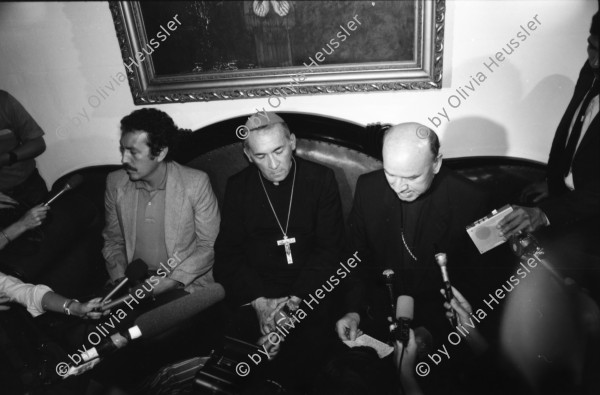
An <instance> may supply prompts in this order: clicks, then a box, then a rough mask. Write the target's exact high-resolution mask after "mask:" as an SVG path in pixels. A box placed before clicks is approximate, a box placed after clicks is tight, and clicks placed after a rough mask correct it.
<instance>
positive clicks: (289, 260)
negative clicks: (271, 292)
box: [258, 156, 298, 265]
mask: <svg viewBox="0 0 600 395" xmlns="http://www.w3.org/2000/svg"><path fill="white" fill-rule="evenodd" d="M292 162H294V178H293V179H292V193H291V194H290V205H289V207H288V213H287V221H286V223H285V230H284V229H283V226H281V222H279V218H277V213H276V212H275V208H274V207H273V203H271V198H269V193H268V192H267V188H266V187H265V183H264V182H263V176H262V174H261V172H260V170H259V171H258V179H259V180H260V184H261V185H262V187H263V190H264V191H265V195H267V201H268V202H269V206H271V211H273V215H274V216H275V220H276V221H277V225H279V229H281V233H283V239H281V240H277V245H278V246H281V245H283V246H284V247H285V256H286V258H287V263H288V265H289V264H292V263H294V260H293V259H292V249H291V248H290V244H293V243H295V242H296V238H295V237H288V236H287V231H288V227H289V225H290V214H291V213H292V201H293V200H294V186H295V184H296V169H297V168H298V166H297V165H296V160H295V159H294V157H293V156H292Z"/></svg>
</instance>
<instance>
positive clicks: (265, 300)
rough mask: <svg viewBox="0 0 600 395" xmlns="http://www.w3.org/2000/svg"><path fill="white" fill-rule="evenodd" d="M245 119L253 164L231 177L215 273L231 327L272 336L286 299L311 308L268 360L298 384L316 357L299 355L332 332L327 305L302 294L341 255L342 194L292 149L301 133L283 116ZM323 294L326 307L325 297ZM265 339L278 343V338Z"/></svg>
mask: <svg viewBox="0 0 600 395" xmlns="http://www.w3.org/2000/svg"><path fill="white" fill-rule="evenodd" d="M246 127H247V128H248V135H247V138H246V139H245V140H244V153H245V155H246V156H247V158H248V160H249V161H250V165H249V166H248V167H247V168H245V169H244V170H242V171H241V172H239V173H237V174H235V175H233V176H232V177H231V178H230V179H229V180H228V182H227V188H226V192H225V199H224V203H223V210H222V222H221V229H220V232H219V236H218V238H217V241H216V244H215V266H214V274H215V279H216V281H218V282H219V283H221V284H223V286H224V287H225V291H226V300H227V301H228V302H229V303H228V304H229V305H230V306H231V307H232V308H233V315H232V317H233V318H232V327H235V328H236V329H238V332H235V333H233V334H235V335H236V336H241V337H243V338H245V339H246V340H248V341H252V342H256V341H257V340H259V339H260V343H261V344H263V343H266V342H267V340H266V339H267V336H268V335H269V334H270V333H272V332H274V331H275V330H276V329H277V322H276V315H277V314H276V313H279V311H280V310H282V309H283V308H284V306H285V310H286V311H287V312H288V313H290V312H291V313H292V314H294V312H295V311H298V310H299V309H303V310H304V311H305V312H306V314H307V315H308V317H307V318H306V319H304V320H302V323H301V325H297V327H296V328H294V329H292V330H290V333H289V335H287V336H285V339H282V340H283V341H282V343H284V344H283V346H281V352H280V353H279V354H278V355H277V358H276V362H274V363H271V364H270V365H272V366H271V367H272V369H271V371H272V375H271V376H270V377H271V378H274V379H275V380H280V382H281V383H282V384H285V385H290V384H291V385H295V384H297V382H298V381H300V380H301V377H302V376H308V372H309V370H310V369H309V368H310V366H311V364H310V363H306V364H302V363H300V362H301V360H302V358H304V357H306V358H309V357H310V358H311V359H312V358H315V356H316V354H315V353H317V354H318V352H319V350H313V349H315V348H316V347H317V342H316V341H315V338H318V340H319V341H321V340H320V339H324V338H326V336H325V334H329V333H328V332H331V330H330V329H328V328H326V327H325V326H324V324H325V322H326V320H323V319H317V318H318V316H319V315H322V311H321V312H319V309H317V308H316V309H315V311H310V309H308V308H307V307H306V306H305V304H304V303H302V300H303V298H305V297H307V296H308V295H309V294H310V293H311V292H314V291H315V290H316V289H317V288H319V287H320V286H321V285H322V284H323V283H324V282H325V280H326V279H327V278H328V276H329V275H330V274H331V273H332V272H333V271H334V269H335V267H337V264H338V262H339V258H340V256H339V254H340V250H341V245H342V240H343V219H342V208H341V200H340V194H339V190H338V184H337V182H336V179H335V176H334V173H333V171H332V170H331V169H329V168H327V167H325V166H322V165H319V164H316V163H313V162H310V161H307V160H304V159H301V158H298V157H296V156H294V150H295V149H296V137H295V136H294V134H293V133H291V132H290V130H289V128H288V126H287V124H286V123H285V121H284V120H283V119H282V118H281V117H280V116H278V115H277V114H275V113H271V112H263V113H257V114H255V115H253V116H251V117H250V118H249V119H248V122H247V123H246ZM322 302H323V303H321V304H320V306H319V308H321V310H323V309H322V305H325V304H326V302H327V301H322ZM279 325H281V324H279ZM322 332H323V333H322ZM279 333H281V332H279ZM261 336H262V338H261ZM281 337H283V336H281ZM271 339H274V335H273V336H272V337H271ZM271 343H273V342H271ZM275 343H279V342H275ZM267 346H268V347H267V348H270V349H271V351H277V350H278V349H279V344H277V345H273V344H270V345H269V344H267ZM309 350H312V351H309ZM309 353H310V354H312V355H308V354H309ZM286 355H287V356H286ZM303 355H304V357H303ZM263 358H264V359H265V361H263V364H265V365H266V364H267V363H266V360H267V357H266V356H263ZM312 365H314V364H312ZM274 370H277V371H278V372H279V373H273V372H274ZM286 370H287V371H286ZM285 376H289V377H285ZM307 382H308V381H307Z"/></svg>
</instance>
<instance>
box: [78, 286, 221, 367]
mask: <svg viewBox="0 0 600 395" xmlns="http://www.w3.org/2000/svg"><path fill="white" fill-rule="evenodd" d="M224 297H225V290H224V289H223V287H222V286H221V284H218V283H214V284H210V285H207V286H205V287H204V288H203V289H201V290H199V291H196V292H194V293H193V294H190V295H186V296H184V297H181V298H179V299H175V300H173V301H171V302H169V303H166V304H164V305H162V306H160V307H157V308H156V309H153V310H150V311H149V312H147V313H144V314H142V315H140V316H139V317H138V318H136V320H135V321H134V324H135V325H134V326H132V327H131V328H129V329H127V331H125V332H124V333H115V334H114V335H112V336H111V337H109V338H106V339H105V340H104V341H102V342H101V343H100V344H99V345H98V346H96V347H93V348H91V349H89V350H87V351H86V352H84V353H82V354H81V357H82V360H83V361H84V362H88V361H90V360H92V359H95V358H99V357H103V356H105V355H107V354H109V353H112V352H114V351H116V350H118V349H120V348H123V347H124V346H126V345H127V344H128V343H129V342H130V341H132V340H135V339H137V338H140V337H142V336H144V337H145V338H148V337H153V336H156V335H159V334H161V333H162V332H165V331H166V330H168V329H171V328H174V327H176V326H178V325H179V324H181V323H182V322H183V321H185V320H187V319H188V318H190V317H192V316H194V315H196V314H198V313H199V312H201V311H202V310H205V309H206V308H208V307H210V306H211V305H213V304H215V303H217V302H219V301H221V300H223V298H224Z"/></svg>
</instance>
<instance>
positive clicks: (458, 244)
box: [346, 166, 495, 344]
mask: <svg viewBox="0 0 600 395" xmlns="http://www.w3.org/2000/svg"><path fill="white" fill-rule="evenodd" d="M488 210H489V207H488V203H487V194H486V193H485V192H484V191H482V190H481V189H480V188H479V187H478V186H476V185H475V184H474V183H472V182H471V181H469V180H467V179H466V178H464V177H461V176H459V175H457V174H455V173H454V172H452V171H451V170H448V169H446V168H444V167H443V166H442V168H441V170H440V172H439V173H438V174H437V175H436V176H435V178H434V179H433V182H432V184H431V186H430V188H429V189H428V190H427V192H425V193H424V194H423V195H421V196H420V197H419V198H418V199H416V200H415V201H412V202H405V201H401V200H400V199H399V198H398V196H397V195H396V193H395V192H394V191H393V190H392V189H391V188H390V186H389V184H388V182H387V180H386V177H385V174H384V172H383V170H378V171H375V172H372V173H369V174H365V175H363V176H361V177H360V178H359V180H358V182H357V186H356V192H355V195H354V203H353V207H352V210H351V212H350V217H349V220H348V222H349V223H348V225H349V232H350V233H349V238H348V243H349V246H348V248H349V249H350V250H358V254H359V255H360V256H361V258H362V260H363V262H362V263H361V265H360V266H359V268H358V269H359V270H358V271H357V272H356V275H355V276H354V277H353V281H352V283H351V285H350V289H349V290H348V292H347V295H346V311H347V312H352V311H354V312H357V313H359V315H360V317H361V321H360V327H361V328H362V329H363V330H366V331H367V332H368V333H369V332H370V333H371V334H372V335H373V336H375V337H377V338H379V339H381V340H383V341H385V340H387V339H388V337H389V329H388V325H389V323H388V322H387V317H388V315H389V314H390V310H391V308H390V302H389V296H388V291H387V288H386V286H385V284H384V281H383V276H382V273H383V271H384V270H385V269H392V270H393V271H394V274H395V279H394V283H393V290H394V293H395V295H396V296H399V295H409V296H412V297H413V298H414V300H415V304H414V320H413V327H418V326H421V325H422V326H425V327H426V328H427V329H428V330H429V331H430V332H431V333H432V334H433V338H434V344H436V343H437V344H441V343H443V342H445V341H446V336H447V335H448V333H449V332H451V331H452V330H453V328H452V327H451V326H450V324H449V322H448V320H447V319H446V316H445V309H444V307H443V303H444V299H443V297H442V295H441V294H440V289H441V288H443V282H442V275H441V270H440V267H439V265H438V264H437V262H436V260H435V255H436V253H438V252H444V253H446V255H447V258H448V264H447V268H448V272H449V275H450V281H451V282H452V285H454V286H455V287H456V288H457V289H458V290H459V291H460V292H461V293H462V294H463V295H465V297H467V299H468V300H469V301H470V302H471V304H472V305H473V307H474V308H475V309H476V308H477V307H479V306H480V305H481V302H482V300H481V297H482V296H481V295H482V292H481V290H479V289H478V288H480V287H479V285H480V284H478V282H479V278H480V276H481V275H480V272H481V270H480V268H478V267H477V262H478V261H480V260H481V258H480V256H479V253H478V251H477V249H476V248H475V246H474V244H473V243H472V241H471V240H470V238H469V236H468V234H467V232H466V229H465V227H466V226H467V225H469V224H471V223H472V222H474V221H475V220H477V219H479V218H481V217H483V216H485V215H486V214H487V213H488V212H489V211H488ZM494 289H495V288H494ZM477 298H478V299H477Z"/></svg>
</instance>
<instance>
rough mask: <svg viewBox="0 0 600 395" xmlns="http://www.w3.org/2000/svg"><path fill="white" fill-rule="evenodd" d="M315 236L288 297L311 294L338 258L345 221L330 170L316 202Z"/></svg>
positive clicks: (336, 185)
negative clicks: (310, 250) (306, 258)
mask: <svg viewBox="0 0 600 395" xmlns="http://www.w3.org/2000/svg"><path fill="white" fill-rule="evenodd" d="M315 233H316V240H315V244H314V248H313V250H312V252H311V253H310V255H309V257H308V260H307V262H306V264H305V266H304V267H303V269H302V271H301V272H300V275H299V276H298V279H297V280H296V282H295V283H294V284H293V286H292V289H291V290H290V294H291V295H295V296H298V297H300V298H303V297H304V296H306V295H307V294H308V293H312V292H314V291H315V289H317V288H318V287H319V286H320V285H321V284H322V283H323V281H324V279H325V278H326V276H327V275H329V274H330V272H331V271H332V269H333V267H334V266H335V264H336V263H337V261H338V260H339V258H340V252H341V247H342V241H343V237H344V222H343V217H342V203H341V199H340V192H339V189H338V184H337V182H336V179H335V175H334V173H333V170H331V169H327V171H326V172H325V177H324V178H323V185H322V188H321V192H320V194H319V199H318V208H317V217H316V229H315Z"/></svg>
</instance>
